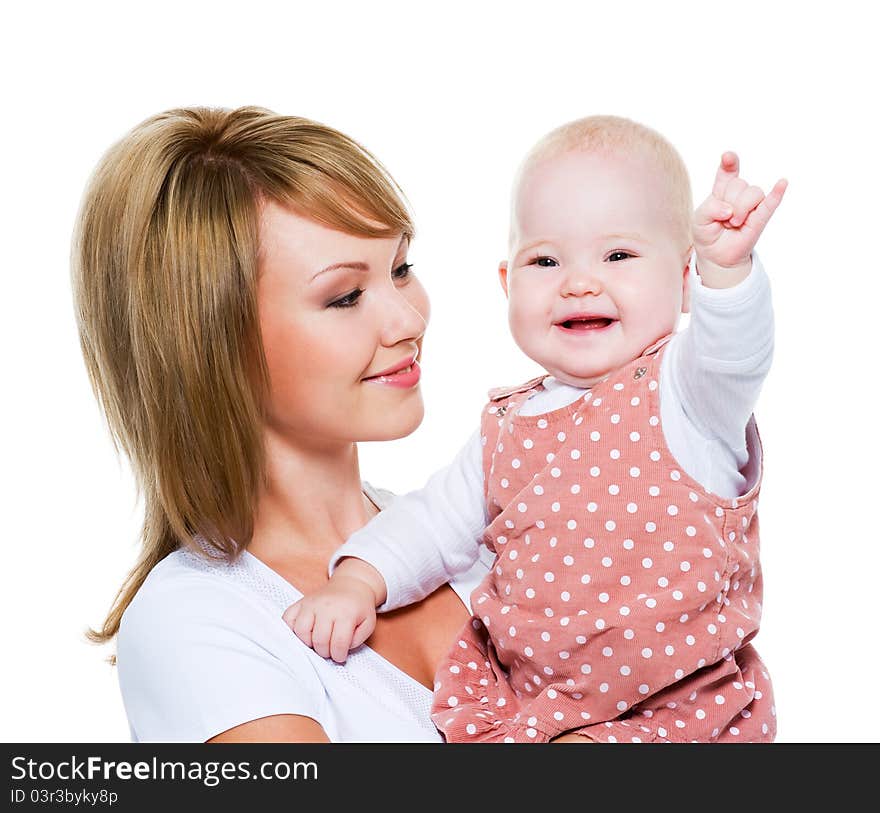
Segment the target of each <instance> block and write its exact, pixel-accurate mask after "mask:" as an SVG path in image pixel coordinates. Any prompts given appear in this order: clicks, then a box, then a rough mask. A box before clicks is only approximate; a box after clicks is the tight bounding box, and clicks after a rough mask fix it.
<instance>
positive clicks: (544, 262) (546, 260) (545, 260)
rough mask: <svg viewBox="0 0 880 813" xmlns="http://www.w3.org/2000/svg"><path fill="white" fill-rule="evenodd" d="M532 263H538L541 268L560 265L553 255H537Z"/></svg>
mask: <svg viewBox="0 0 880 813" xmlns="http://www.w3.org/2000/svg"><path fill="white" fill-rule="evenodd" d="M532 264H533V265H537V266H538V267H539V268H553V267H554V266H555V265H558V263H557V262H556V260H554V259H553V258H552V257H535V259H534V260H532Z"/></svg>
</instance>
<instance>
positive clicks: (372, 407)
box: [257, 202, 429, 448]
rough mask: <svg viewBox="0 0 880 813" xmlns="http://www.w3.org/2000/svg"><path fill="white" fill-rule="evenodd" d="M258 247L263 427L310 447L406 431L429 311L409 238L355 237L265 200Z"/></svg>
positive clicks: (414, 420) (415, 404)
mask: <svg viewBox="0 0 880 813" xmlns="http://www.w3.org/2000/svg"><path fill="white" fill-rule="evenodd" d="M260 243H261V254H260V277H259V282H258V288H257V299H258V305H259V314H260V329H261V331H262V338H263V347H264V349H265V353H266V360H267V362H268V366H269V375H270V379H271V399H270V404H269V415H268V420H269V429H270V431H275V432H277V433H279V434H281V435H282V436H284V437H285V438H288V439H290V440H292V441H294V442H296V443H297V445H299V446H308V447H313V448H327V447H332V446H336V445H339V444H340V443H342V444H345V443H350V442H353V441H370V440H391V439H394V438H400V437H404V436H405V435H408V434H409V433H410V432H412V431H413V430H414V429H415V428H416V427H417V426H418V425H419V423H421V420H422V417H423V414H424V407H423V404H422V395H421V392H420V388H419V372H420V371H419V367H418V364H416V363H415V359H416V358H417V357H418V355H419V352H420V350H421V346H422V337H423V335H424V332H425V327H426V325H427V321H428V314H429V305H428V297H427V295H426V294H425V291H424V289H423V288H422V286H421V284H420V283H419V281H418V280H417V279H416V278H415V276H414V275H413V274H412V272H411V271H410V267H409V265H408V264H407V249H408V247H409V246H408V241H407V240H406V238H402V237H401V236H396V237H393V238H387V239H386V238H364V237H356V236H354V235H351V234H346V233H344V232H341V231H336V230H334V229H331V228H328V227H327V226H323V225H321V224H319V223H317V222H315V221H313V220H310V219H308V218H306V217H303V216H301V215H299V214H296V213H295V212H294V211H293V210H291V209H288V208H285V207H283V206H281V205H279V204H276V203H273V202H269V203H266V204H265V205H264V207H263V209H262V220H261V225H260Z"/></svg>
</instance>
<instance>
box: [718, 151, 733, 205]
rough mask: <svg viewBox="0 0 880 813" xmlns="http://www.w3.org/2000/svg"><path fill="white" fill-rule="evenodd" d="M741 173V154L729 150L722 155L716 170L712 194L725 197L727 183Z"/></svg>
mask: <svg viewBox="0 0 880 813" xmlns="http://www.w3.org/2000/svg"><path fill="white" fill-rule="evenodd" d="M738 174H739V156H738V155H737V154H736V153H735V152H732V151H731V150H728V151H727V152H725V153H724V154H723V155H722V156H721V163H720V164H719V165H718V170H717V171H716V172H715V183H714V185H713V186H712V194H713V195H715V197H716V198H723V197H724V190H725V189H727V185H728V184H729V183H730V182H731V180H733V179H734V178H735V177H736V176H737V175H738Z"/></svg>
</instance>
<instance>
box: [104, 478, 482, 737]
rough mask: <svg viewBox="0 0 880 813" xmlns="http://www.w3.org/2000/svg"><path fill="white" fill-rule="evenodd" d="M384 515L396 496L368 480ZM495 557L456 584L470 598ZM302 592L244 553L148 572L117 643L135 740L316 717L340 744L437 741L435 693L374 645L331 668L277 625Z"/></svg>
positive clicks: (174, 558)
mask: <svg viewBox="0 0 880 813" xmlns="http://www.w3.org/2000/svg"><path fill="white" fill-rule="evenodd" d="M363 485H364V492H365V493H366V494H367V496H368V497H369V498H370V499H371V500H372V501H373V502H374V503H375V504H376V505H377V506H378V507H379V508H384V507H385V506H386V505H387V504H388V502H389V501H390V500H391V499H393V496H394V495H392V494H391V493H390V492H387V491H383V490H378V489H374V488H372V487H371V486H370V485H369V483H364V484H363ZM490 564H491V560H488V561H481V560H480V559H478V560H477V561H476V562H475V563H474V566H473V567H472V568H470V569H469V570H468V571H466V572H465V573H463V574H462V575H461V576H459V577H456V579H454V580H453V581H451V582H450V586H451V587H452V588H453V589H454V590H455V592H456V593H457V594H458V596H459V597H460V598H461V600H462V602H463V603H464V605H465V607H467V608H468V609H470V594H471V591H472V590H473V589H474V588H475V587H476V586H477V584H478V583H479V582H480V580H481V579H482V578H483V576H485V574H486V572H487V570H488V567H489V565H490ZM301 597H302V594H301V593H300V592H299V591H298V590H296V589H295V588H294V587H293V586H292V585H291V584H289V583H288V582H287V581H286V580H285V579H283V578H282V577H281V576H279V575H278V574H277V573H276V572H275V571H274V570H272V569H271V568H270V567H268V566H267V565H265V564H264V563H263V562H261V561H260V560H259V559H257V558H256V557H255V556H253V555H251V554H250V553H248V552H247V551H245V552H244V553H243V554H242V556H241V557H240V558H239V560H238V561H237V562H235V563H234V564H227V563H226V562H223V561H219V560H208V559H206V558H205V557H204V556H201V555H199V554H197V553H194V552H192V551H189V550H178V551H175V552H174V553H172V554H171V555H169V556H167V557H166V558H165V559H163V560H162V561H161V562H160V563H159V564H158V565H156V567H154V568H153V570H152V571H151V572H150V574H149V576H148V577H147V579H146V581H145V582H144V584H143V586H142V587H141V589H140V590H139V591H138V593H137V595H136V596H135V597H134V600H133V601H132V602H131V604H130V605H129V606H128V608H127V609H126V611H125V613H124V615H123V617H122V623H121V625H120V628H119V636H118V639H117V664H118V668H119V684H120V689H121V691H122V699H123V703H124V705H125V711H126V714H127V716H128V722H129V727H130V730H131V738H132V740H133V741H134V742H180V741H185V742H204V741H205V740H208V739H210V738H211V737H213V736H215V735H217V734H219V733H221V732H222V731H226V730H227V729H229V728H233V727H234V726H237V725H241V724H242V723H246V722H248V721H250V720H255V719H257V718H260V717H266V716H269V715H275V714H301V715H304V716H306V717H311V718H313V719H314V720H316V721H317V722H318V723H320V724H321V726H322V727H323V728H324V731H325V732H326V733H327V736H328V737H329V738H330V740H331V741H333V742H440V741H442V739H441V737H440V735H439V734H438V733H437V730H436V728H435V727H434V724H433V723H432V722H431V718H430V715H429V711H430V706H431V691H430V690H429V689H427V688H426V687H424V686H423V685H422V684H420V683H419V682H418V681H416V680H414V679H413V678H411V677H410V676H409V675H407V674H406V673H404V672H402V671H401V670H400V669H398V668H397V667H396V666H394V665H393V664H391V663H389V662H388V661H387V660H385V659H384V658H383V657H381V656H380V655H378V654H377V653H376V652H374V651H373V650H372V649H370V648H369V647H367V646H366V645H362V646H360V647H359V648H358V649H356V650H354V651H352V652H351V653H349V656H348V660H347V662H346V663H345V664H337V663H335V662H334V661H332V660H330V659H326V660H325V659H324V658H322V657H321V656H320V655H318V654H316V653H315V652H314V651H313V650H312V649H310V648H309V647H307V646H306V645H305V644H303V642H302V641H300V639H299V638H297V637H296V635H294V633H293V632H291V630H290V629H289V628H288V627H287V625H286V624H285V623H284V622H283V621H282V620H281V614H282V612H283V611H284V610H285V608H286V607H288V606H289V605H290V604H292V603H293V602H294V601H296V600H297V599H299V598H301Z"/></svg>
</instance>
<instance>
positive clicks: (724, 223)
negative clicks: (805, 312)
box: [693, 151, 788, 288]
mask: <svg viewBox="0 0 880 813" xmlns="http://www.w3.org/2000/svg"><path fill="white" fill-rule="evenodd" d="M787 186H788V181H786V180H785V179H784V178H782V179H780V180H778V181H777V182H776V184H775V185H774V186H773V189H771V190H770V194H768V195H766V196H765V195H764V192H763V191H762V190H761V188H760V187H758V186H753V185H750V184H748V183H747V182H746V181H745V180H743V179H742V178H740V177H739V157H738V156H737V154H736V153H735V152H729V151H728V152H725V153H724V154H723V155H722V156H721V163H720V165H719V167H718V171H717V172H716V173H715V183H714V185H713V187H712V192H711V194H710V195H709V196H708V197H707V198H706V199H705V200H704V201H703V203H701V204H700V206H698V207H697V209H696V211H695V212H694V220H693V237H694V251H695V252H696V255H697V271H698V272H699V274H700V277H701V279H702V280H703V282H704V283H706V284H708V285H709V287H713V288H727V287H730V286H732V285H735V284H736V283H737V282H740V281H741V280H743V279H745V277H746V276H748V274H749V270H750V269H751V254H752V250H753V249H754V247H755V244H756V243H757V242H758V238H759V237H760V236H761V232H763V231H764V227H765V226H766V225H767V223H768V222H769V221H770V218H771V216H772V215H773V212H775V211H776V208H777V207H778V206H779V204H780V203H781V202H782V197H783V195H784V194H785V190H786V187H787Z"/></svg>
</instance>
